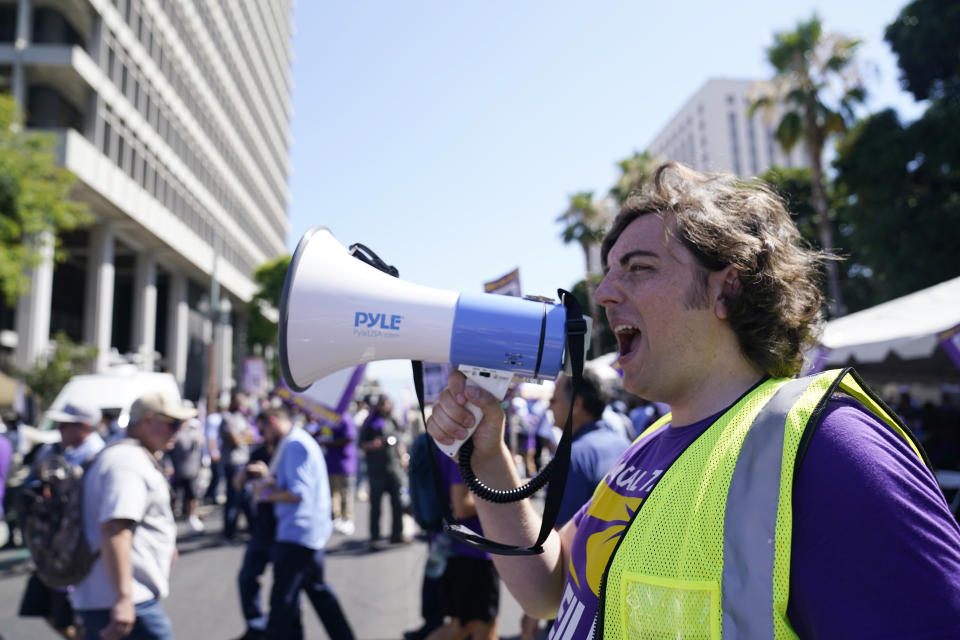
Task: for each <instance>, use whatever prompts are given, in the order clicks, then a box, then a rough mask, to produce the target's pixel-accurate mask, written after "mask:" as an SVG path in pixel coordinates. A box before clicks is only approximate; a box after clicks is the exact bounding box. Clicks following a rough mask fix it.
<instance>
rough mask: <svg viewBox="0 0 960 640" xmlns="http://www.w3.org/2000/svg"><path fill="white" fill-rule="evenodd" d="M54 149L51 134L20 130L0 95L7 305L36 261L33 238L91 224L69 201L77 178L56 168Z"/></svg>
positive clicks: (24, 286)
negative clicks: (45, 233)
mask: <svg viewBox="0 0 960 640" xmlns="http://www.w3.org/2000/svg"><path fill="white" fill-rule="evenodd" d="M56 144H57V139H56V137H55V136H53V135H51V134H46V133H37V132H27V131H24V128H23V115H22V113H21V112H20V109H19V108H18V107H17V104H16V102H14V100H13V98H12V97H10V96H9V95H4V94H0V291H2V293H3V296H4V297H5V298H6V302H7V304H9V305H11V306H12V305H13V304H15V303H16V300H17V298H19V297H20V296H21V295H23V294H24V293H26V292H27V290H28V289H29V287H30V279H29V278H28V277H27V276H25V275H24V274H25V272H26V271H27V269H29V268H30V267H34V266H36V265H37V264H38V263H39V261H40V258H41V253H40V251H39V248H38V246H37V244H36V243H35V242H33V241H32V239H33V238H35V237H37V236H38V235H39V234H41V233H44V232H50V233H51V234H56V232H57V231H59V230H67V229H73V228H75V227H77V226H80V225H82V224H86V223H88V222H89V220H90V218H89V216H88V214H87V207H86V205H85V204H83V203H80V202H76V201H73V200H71V199H70V197H69V193H70V189H71V187H72V186H73V184H74V182H75V181H76V177H75V176H74V175H73V174H72V173H70V172H69V171H67V170H66V169H64V168H62V167H58V166H57V165H56V154H55V150H56Z"/></svg>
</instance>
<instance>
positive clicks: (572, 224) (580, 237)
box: [557, 191, 609, 350]
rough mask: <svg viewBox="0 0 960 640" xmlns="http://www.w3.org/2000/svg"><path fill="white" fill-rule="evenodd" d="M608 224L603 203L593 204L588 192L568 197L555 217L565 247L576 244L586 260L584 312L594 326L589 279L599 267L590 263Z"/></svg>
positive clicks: (595, 315)
mask: <svg viewBox="0 0 960 640" xmlns="http://www.w3.org/2000/svg"><path fill="white" fill-rule="evenodd" d="M608 221H609V215H608V212H607V210H606V207H605V206H604V205H603V203H599V202H595V201H594V199H593V192H592V191H581V192H579V193H575V194H573V195H572V196H570V206H568V207H567V209H566V211H564V212H563V213H561V214H560V215H559V216H558V217H557V222H559V223H561V224H563V225H564V226H563V231H561V233H560V237H561V238H563V242H564V243H565V244H570V243H573V242H576V243H578V244H579V245H580V247H581V249H583V257H584V260H585V261H586V267H587V269H586V279H585V280H584V282H585V283H586V287H587V293H588V294H589V295H588V297H587V309H589V310H590V317H591V318H593V321H594V323H597V322H598V320H599V317H600V307H599V306H598V305H597V301H596V300H595V299H594V291H595V290H596V289H595V288H594V284H593V278H591V276H594V275H596V274H598V273H600V269H599V265H597V264H594V262H595V259H594V258H595V256H596V255H597V250H596V249H597V245H599V243H600V242H601V241H602V240H603V234H604V233H605V232H606V226H607V223H608ZM593 348H594V350H596V349H598V348H599V343H598V342H597V341H596V340H594V342H593Z"/></svg>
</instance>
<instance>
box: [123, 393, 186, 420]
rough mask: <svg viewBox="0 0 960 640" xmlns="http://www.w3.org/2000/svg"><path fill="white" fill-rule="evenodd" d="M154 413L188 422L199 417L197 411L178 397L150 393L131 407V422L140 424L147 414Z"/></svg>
mask: <svg viewBox="0 0 960 640" xmlns="http://www.w3.org/2000/svg"><path fill="white" fill-rule="evenodd" d="M147 413H152V414H153V415H157V416H164V417H166V418H171V419H173V420H187V419H188V418H193V417H195V416H196V415H197V410H196V409H193V408H191V407H187V406H184V404H183V402H182V401H181V400H180V398H178V397H177V396H175V395H173V394H170V393H164V392H162V391H148V392H146V393H144V394H143V395H142V396H140V397H139V398H137V400H136V402H134V403H133V406H132V407H130V421H131V422H138V421H139V420H140V418H142V417H143V416H144V415H145V414H147Z"/></svg>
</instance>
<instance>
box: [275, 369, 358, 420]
mask: <svg viewBox="0 0 960 640" xmlns="http://www.w3.org/2000/svg"><path fill="white" fill-rule="evenodd" d="M365 368H366V365H363V364H362V365H360V366H359V367H356V368H351V369H343V370H341V371H337V372H335V373H332V374H330V375H329V376H326V377H324V378H321V379H320V380H317V381H316V382H314V383H313V384H312V385H310V387H309V388H307V390H306V391H303V392H301V393H297V392H296V391H294V390H292V389H291V388H290V387H288V386H287V383H286V382H285V381H284V380H283V378H281V379H280V382H279V384H278V385H277V389H276V393H277V395H278V396H280V397H281V398H283V400H284V401H285V402H286V403H287V404H290V405H293V406H295V407H298V408H300V409H303V410H304V411H306V412H307V413H309V414H310V415H311V416H312V417H313V418H315V419H317V420H318V421H320V422H321V423H322V422H329V423H332V424H336V423H337V422H339V421H340V419H341V416H342V415H343V413H344V411H346V410H347V408H348V407H349V406H350V401H351V400H352V399H353V392H354V391H356V389H357V385H359V384H360V381H361V380H363V372H364V369H365Z"/></svg>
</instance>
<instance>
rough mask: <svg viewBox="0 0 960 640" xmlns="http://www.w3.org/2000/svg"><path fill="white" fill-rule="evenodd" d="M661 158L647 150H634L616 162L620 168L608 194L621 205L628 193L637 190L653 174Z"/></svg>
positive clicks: (628, 195)
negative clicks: (627, 156)
mask: <svg viewBox="0 0 960 640" xmlns="http://www.w3.org/2000/svg"><path fill="white" fill-rule="evenodd" d="M662 161H663V160H662V159H661V158H656V157H654V156H653V155H652V154H651V153H650V152H649V151H644V152H642V153H641V152H640V151H634V152H633V155H632V156H630V157H629V158H624V159H623V160H621V161H620V162H618V163H617V167H618V168H619V169H620V177H619V178H617V184H615V185H613V187H611V188H610V196H611V197H612V198H613V199H614V200H616V201H617V204H620V205H622V204H623V203H624V202H626V201H627V198H629V197H630V194H631V193H633V192H634V191H637V190H638V189H639V188H640V187H642V186H643V184H644V183H645V182H646V181H647V180H649V179H650V177H651V176H652V175H653V171H654V169H656V168H657V166H659V165H660V163H661V162H662Z"/></svg>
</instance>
